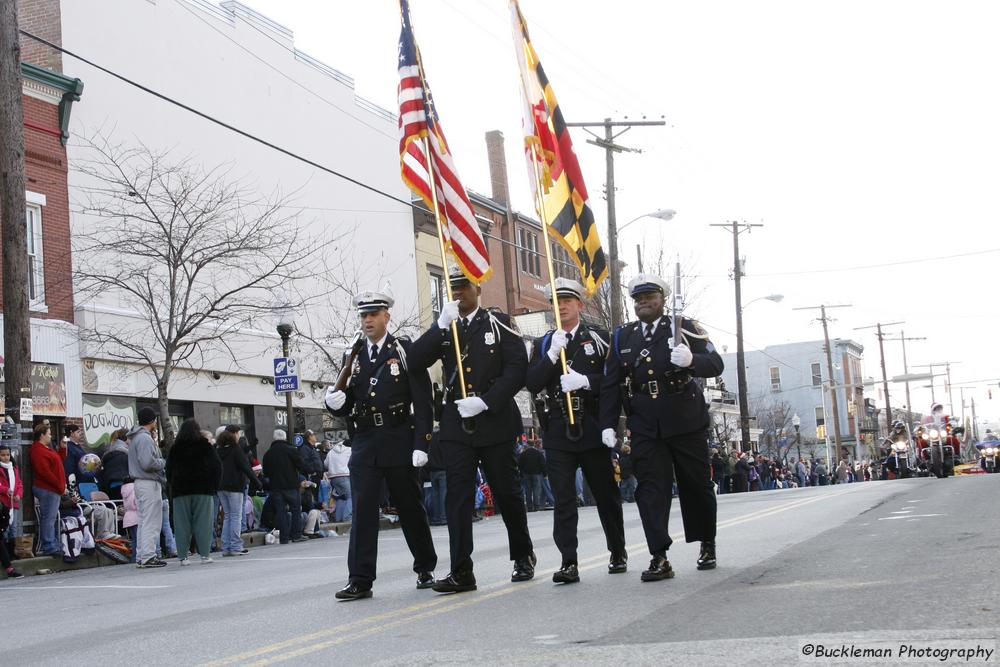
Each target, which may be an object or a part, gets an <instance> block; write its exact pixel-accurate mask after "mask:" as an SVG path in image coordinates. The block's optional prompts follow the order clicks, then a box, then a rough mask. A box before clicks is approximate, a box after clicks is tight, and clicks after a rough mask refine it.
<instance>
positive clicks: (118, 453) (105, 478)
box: [101, 428, 128, 500]
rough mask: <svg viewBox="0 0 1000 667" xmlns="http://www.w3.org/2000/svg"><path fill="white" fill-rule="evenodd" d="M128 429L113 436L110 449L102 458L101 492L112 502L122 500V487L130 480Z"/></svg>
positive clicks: (109, 445) (121, 429)
mask: <svg viewBox="0 0 1000 667" xmlns="http://www.w3.org/2000/svg"><path fill="white" fill-rule="evenodd" d="M127 435H128V429H124V428H120V429H118V430H117V431H115V432H114V433H112V434H111V442H110V443H109V444H108V449H107V451H106V452H104V456H102V457H101V491H104V493H106V494H108V498H110V499H111V500H121V499H122V485H123V484H125V480H126V479H128V443H127V442H125V438H126V436H127Z"/></svg>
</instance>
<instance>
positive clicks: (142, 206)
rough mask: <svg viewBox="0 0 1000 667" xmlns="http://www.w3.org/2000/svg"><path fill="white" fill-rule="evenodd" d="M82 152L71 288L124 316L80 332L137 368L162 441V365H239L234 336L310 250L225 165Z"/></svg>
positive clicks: (283, 287)
mask: <svg viewBox="0 0 1000 667" xmlns="http://www.w3.org/2000/svg"><path fill="white" fill-rule="evenodd" d="M85 148H86V149H87V151H86V152H87V156H86V157H85V158H84V159H82V160H80V161H78V162H77V163H76V164H75V166H74V168H75V169H76V170H77V171H79V172H80V174H81V177H82V178H81V183H82V184H81V189H80V191H79V192H80V201H78V202H74V204H75V206H76V208H77V209H78V210H79V212H80V213H82V214H84V217H83V218H82V219H80V220H78V221H77V222H76V223H75V228H74V234H73V253H74V258H75V260H76V263H77V267H76V270H75V272H74V278H75V282H76V284H77V286H78V293H79V294H81V295H82V296H83V297H84V298H94V297H97V296H99V295H112V294H113V295H117V296H118V297H119V299H120V305H121V306H122V307H123V308H124V309H126V310H128V311H132V313H134V314H135V316H133V317H127V318H122V320H121V324H120V326H118V321H116V323H115V324H116V326H115V327H113V328H112V327H108V326H100V327H91V328H84V329H83V330H82V331H81V337H82V339H83V340H84V342H87V343H91V344H93V345H95V346H97V348H98V349H100V350H101V351H103V352H104V353H105V354H107V355H108V356H111V357H112V358H116V359H120V360H122V361H127V362H132V363H138V364H142V365H143V366H145V367H146V369H148V371H149V372H150V373H151V374H152V376H153V378H154V379H155V382H156V398H157V402H158V405H159V413H160V419H161V422H162V424H163V428H164V431H165V433H164V434H163V435H164V438H165V439H166V441H167V443H168V444H171V443H172V442H173V438H174V432H173V427H172V425H171V422H170V418H169V411H168V396H169V389H170V379H171V375H172V373H173V372H174V370H176V369H177V368H179V367H186V368H192V369H198V368H201V367H203V366H204V363H205V360H206V358H207V357H208V356H212V355H217V354H223V355H225V356H226V357H227V358H228V359H231V360H232V362H234V363H235V364H236V365H237V366H239V365H240V363H241V362H242V361H244V359H240V358H239V355H238V353H237V349H236V348H234V347H233V341H234V338H235V337H236V336H238V335H239V331H240V330H241V329H243V328H247V327H250V326H251V325H252V323H253V321H254V320H255V319H256V318H259V317H261V316H262V315H265V314H268V313H270V312H272V311H273V307H274V294H276V293H278V292H282V291H283V292H285V293H290V294H295V293H297V291H296V285H297V284H298V283H299V282H300V281H301V280H302V279H303V278H305V277H307V276H308V275H310V273H311V272H309V271H307V267H308V264H309V262H310V261H311V260H312V257H313V255H315V254H316V253H317V251H318V249H319V248H320V247H321V244H320V243H315V242H314V243H310V242H309V240H308V239H304V238H303V237H302V235H301V233H300V231H299V224H298V220H297V217H296V216H295V215H294V214H290V213H288V209H287V208H286V207H287V200H286V199H285V198H283V197H282V196H280V195H278V194H272V195H269V196H268V195H261V194H259V193H258V192H257V191H256V190H255V189H254V188H253V187H252V186H251V185H248V184H245V183H241V182H240V180H239V179H236V178H234V177H233V173H232V172H233V168H232V166H226V165H223V166H215V167H211V168H206V167H204V166H202V165H200V164H199V163H197V161H196V160H194V159H193V158H190V157H188V158H181V159H177V160H175V159H174V158H173V156H172V155H171V154H170V153H169V152H158V151H155V150H152V149H150V148H148V147H146V146H142V145H138V146H126V145H124V144H114V143H112V142H111V141H110V140H109V139H108V138H107V137H95V138H93V139H91V140H89V141H86V142H85ZM296 298H298V297H296ZM303 302H304V300H303V299H300V300H299V302H298V303H297V304H293V305H298V306H299V307H301V306H302V305H303Z"/></svg>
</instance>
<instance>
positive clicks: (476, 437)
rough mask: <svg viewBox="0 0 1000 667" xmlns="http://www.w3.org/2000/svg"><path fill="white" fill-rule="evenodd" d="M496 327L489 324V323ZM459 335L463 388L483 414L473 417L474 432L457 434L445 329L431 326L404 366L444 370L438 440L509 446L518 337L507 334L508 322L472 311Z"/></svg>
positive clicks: (456, 392) (450, 347)
mask: <svg viewBox="0 0 1000 667" xmlns="http://www.w3.org/2000/svg"><path fill="white" fill-rule="evenodd" d="M494 319H495V320H496V321H493V320H494ZM458 329H459V349H460V350H461V351H462V358H463V370H464V371H465V385H466V391H467V392H468V393H470V394H471V393H475V395H476V396H479V397H480V398H481V399H483V402H484V403H486V406H487V408H488V409H487V410H486V411H485V412H482V413H480V414H479V415H477V416H476V419H475V421H476V431H475V433H473V434H471V435H470V434H467V433H465V432H464V431H463V430H462V421H461V417H460V416H459V414H458V408H457V407H455V401H456V400H458V399H461V398H462V394H461V390H460V389H459V386H458V384H459V380H458V373H457V371H456V366H455V351H454V344H453V339H452V333H451V329H450V328H448V329H441V328H439V327H438V325H437V323H435V324H433V325H431V328H430V329H428V330H427V331H426V332H425V333H424V334H423V335H422V336H421V337H420V338H418V339H417V340H415V341H414V342H413V346H412V348H411V350H410V363H411V365H413V366H414V367H420V368H427V367H429V366H430V365H432V364H433V363H434V362H435V361H437V360H438V359H440V360H441V362H442V364H443V365H444V383H445V386H446V387H447V388H448V391H446V393H445V405H444V414H443V415H442V417H441V432H440V434H439V435H440V438H441V440H450V441H458V442H464V443H466V444H468V445H471V446H473V447H486V446H489V445H495V444H498V443H501V442H508V441H510V442H512V441H513V440H514V439H515V438H517V437H519V435H520V432H521V428H520V426H521V425H520V419H518V417H517V415H518V413H517V408H516V406H515V404H514V395H515V394H516V393H517V392H518V391H519V390H520V389H521V387H523V386H524V376H525V372H526V371H527V367H528V353H527V350H526V349H525V346H524V342H523V341H522V340H521V337H520V336H519V335H518V334H516V333H514V332H513V331H512V330H511V325H510V318H509V317H507V315H505V314H504V313H498V312H495V311H494V312H493V313H490V312H487V311H486V310H484V309H483V308H479V310H477V311H476V315H475V317H473V318H472V321H471V322H469V326H468V329H467V330H465V331H463V330H462V325H461V324H459V325H458Z"/></svg>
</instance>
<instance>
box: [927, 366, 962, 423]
mask: <svg viewBox="0 0 1000 667" xmlns="http://www.w3.org/2000/svg"><path fill="white" fill-rule="evenodd" d="M959 363H962V362H960V361H941V362H938V363H934V364H918V365H917V368H926V369H927V370H928V371H929V372H930V374H931V402H932V403H933V402H935V401H936V400H937V399H936V398H935V397H934V369H935V368H941V367H942V366H944V369H945V371H944V374H945V382H946V383H947V384H946V385H945V387H944V388H945V391H947V392H948V414H950V415H954V414H955V401H954V399H953V398H952V392H951V365H952V364H959Z"/></svg>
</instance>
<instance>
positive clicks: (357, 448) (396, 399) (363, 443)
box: [330, 334, 434, 467]
mask: <svg viewBox="0 0 1000 667" xmlns="http://www.w3.org/2000/svg"><path fill="white" fill-rule="evenodd" d="M412 347H413V343H412V342H411V341H409V340H408V339H406V338H395V337H393V336H392V334H389V335H388V336H386V339H385V344H384V345H383V346H382V349H381V350H379V353H378V357H377V358H376V359H375V361H374V362H373V361H372V360H371V359H370V358H369V357H368V345H367V343H365V344H364V347H362V348H361V352H360V353H359V354H358V356H357V365H356V366H355V370H354V374H353V375H351V379H350V380H349V381H348V383H347V390H346V392H345V393H346V394H347V401H346V402H345V403H344V406H343V407H342V408H341V409H339V410H330V412H331V413H333V414H334V415H336V416H337V417H347V418H348V419H352V418H353V419H355V422H356V423H357V426H356V430H355V434H354V438H353V440H352V441H351V461H350V463H351V465H355V464H360V465H377V466H383V467H385V466H408V465H412V464H413V450H414V449H419V450H421V451H425V452H426V451H427V447H428V445H429V444H430V439H431V430H432V427H433V424H434V414H433V408H432V406H431V381H430V377H428V375H427V369H426V368H424V367H422V366H414V365H413V363H412V362H411V361H410V354H409V351H410V349H411V348H412ZM411 405H412V412H411V407H410V406H411ZM379 422H380V423H381V424H382V425H381V426H379V425H377V424H378V423H379Z"/></svg>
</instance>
